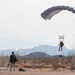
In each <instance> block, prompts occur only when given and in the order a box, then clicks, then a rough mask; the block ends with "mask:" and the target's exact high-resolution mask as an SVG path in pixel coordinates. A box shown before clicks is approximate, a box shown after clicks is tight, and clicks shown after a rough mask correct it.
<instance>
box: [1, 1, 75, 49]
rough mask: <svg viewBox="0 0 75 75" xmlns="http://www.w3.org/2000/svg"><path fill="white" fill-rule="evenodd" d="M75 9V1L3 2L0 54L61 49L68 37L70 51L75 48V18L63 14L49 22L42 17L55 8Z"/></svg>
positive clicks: (66, 43) (72, 15)
mask: <svg viewBox="0 0 75 75" xmlns="http://www.w3.org/2000/svg"><path fill="white" fill-rule="evenodd" d="M57 5H66V6H72V7H75V0H1V1H0V50H1V49H10V48H11V49H19V48H24V49H26V48H32V47H34V46H39V45H52V46H57V45H58V43H59V35H64V36H65V39H64V43H65V47H67V48H74V47H75V46H74V44H75V41H74V37H75V29H74V28H75V14H73V13H72V12H68V11H62V12H60V13H59V14H57V15H56V16H54V17H53V18H52V19H51V20H47V21H45V20H44V19H43V18H42V17H41V16H40V14H41V13H42V12H43V11H44V10H46V9H48V8H49V7H52V6H57Z"/></svg>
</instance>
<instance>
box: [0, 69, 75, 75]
mask: <svg viewBox="0 0 75 75" xmlns="http://www.w3.org/2000/svg"><path fill="white" fill-rule="evenodd" d="M0 75H75V71H71V70H55V71H52V70H48V69H47V70H43V69H41V70H38V69H35V70H28V69H26V71H25V72H22V71H21V72H20V71H18V70H16V71H9V70H8V71H0Z"/></svg>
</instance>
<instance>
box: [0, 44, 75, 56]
mask: <svg viewBox="0 0 75 75" xmlns="http://www.w3.org/2000/svg"><path fill="white" fill-rule="evenodd" d="M12 51H14V52H15V54H17V55H21V56H24V55H28V54H30V53H33V52H35V53H36V54H37V55H39V54H38V52H41V53H42V52H44V53H46V54H48V55H51V56H52V55H59V54H63V55H68V54H72V52H73V53H74V51H72V50H70V49H67V48H65V47H64V48H63V51H58V46H49V45H40V46H38V47H33V48H31V49H18V50H14V49H7V50H0V56H2V55H5V56H9V55H10V54H11V52H12Z"/></svg>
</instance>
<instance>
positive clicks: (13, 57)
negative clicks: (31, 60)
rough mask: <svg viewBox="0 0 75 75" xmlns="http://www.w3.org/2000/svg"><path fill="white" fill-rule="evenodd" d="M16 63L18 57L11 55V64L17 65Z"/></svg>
mask: <svg viewBox="0 0 75 75" xmlns="http://www.w3.org/2000/svg"><path fill="white" fill-rule="evenodd" d="M16 61H18V60H17V58H16V56H15V55H11V56H10V62H11V63H15V62H16Z"/></svg>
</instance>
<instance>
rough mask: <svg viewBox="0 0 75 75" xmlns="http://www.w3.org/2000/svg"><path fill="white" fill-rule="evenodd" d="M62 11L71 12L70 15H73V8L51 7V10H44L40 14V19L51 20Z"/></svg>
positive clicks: (74, 11) (74, 10)
mask: <svg viewBox="0 0 75 75" xmlns="http://www.w3.org/2000/svg"><path fill="white" fill-rule="evenodd" d="M62 10H68V11H71V12H72V13H75V8H73V7H69V6H53V7H51V8H48V9H47V10H45V11H44V12H43V13H42V14H41V17H42V18H44V19H45V20H46V19H49V20H50V19H51V18H52V17H53V16H54V15H56V14H58V13H59V12H61V11H62Z"/></svg>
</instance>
